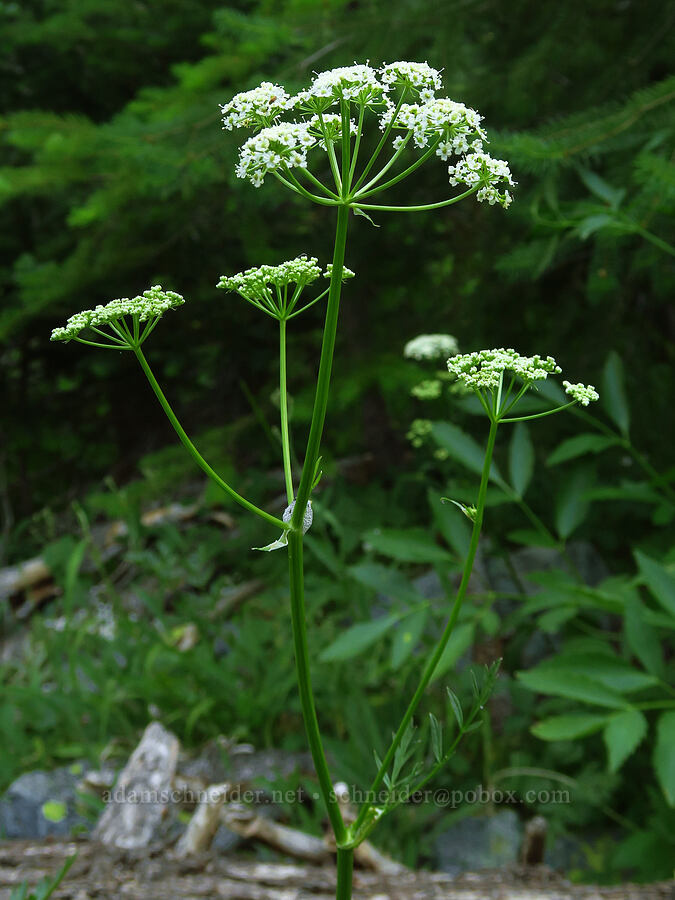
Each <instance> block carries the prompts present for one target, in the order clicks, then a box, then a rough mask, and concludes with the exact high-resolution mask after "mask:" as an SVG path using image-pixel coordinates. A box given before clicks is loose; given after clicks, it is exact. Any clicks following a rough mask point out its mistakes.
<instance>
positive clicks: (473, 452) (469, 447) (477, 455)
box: [431, 422, 501, 481]
mask: <svg viewBox="0 0 675 900" xmlns="http://www.w3.org/2000/svg"><path fill="white" fill-rule="evenodd" d="M431 434H432V436H433V438H434V440H435V441H436V443H437V444H438V445H439V447H442V448H443V449H444V450H447V451H448V453H449V454H450V456H451V457H452V458H453V459H456V460H457V462H460V463H461V464H462V465H463V466H466V468H467V469H469V470H470V471H471V472H475V473H476V474H477V475H480V474H481V472H482V471H483V461H484V458H485V451H484V449H483V448H482V447H481V446H480V445H479V444H477V443H476V441H474V439H473V438H472V437H471V436H470V435H468V434H466V433H465V432H464V431H462V429H461V428H458V427H457V426H456V425H452V424H451V423H450V422H433V423H432V426H431ZM490 478H492V479H493V481H494V480H498V479H500V478H501V476H500V474H499V470H498V469H497V466H496V465H495V463H494V462H493V463H492V466H491V468H490Z"/></svg>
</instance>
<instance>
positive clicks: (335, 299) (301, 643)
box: [288, 205, 351, 900]
mask: <svg viewBox="0 0 675 900" xmlns="http://www.w3.org/2000/svg"><path fill="white" fill-rule="evenodd" d="M348 217H349V207H348V206H346V205H343V206H340V207H338V218H337V228H336V233H335V249H334V252H333V269H332V277H331V283H330V289H329V291H328V304H327V309H326V321H325V325H324V332H323V343H322V346H321V359H320V362H319V373H318V376H317V386H316V395H315V398H314V410H313V413H312V423H311V426H310V429H309V438H308V440H307V449H306V452H305V461H304V465H303V468H302V476H301V478H300V485H299V487H298V493H297V497H296V502H295V508H294V509H293V516H292V518H291V527H290V530H289V532H288V566H289V579H290V595H291V621H292V625H293V645H294V649H295V665H296V671H297V676H298V687H299V691H300V703H301V705H302V715H303V719H304V722H305V730H306V732H307V740H308V742H309V748H310V751H311V754H312V760H313V761H314V768H315V769H316V774H317V778H318V780H319V789H320V791H321V796H322V798H323V802H324V804H325V806H326V810H327V812H328V817H329V819H330V823H331V826H332V829H333V833H334V835H335V840H336V843H337V844H338V847H339V846H340V845H341V844H343V843H344V842H345V840H346V838H347V830H346V828H345V824H344V821H343V819H342V814H341V812H340V807H339V805H338V802H337V798H336V797H335V793H334V791H333V783H332V781H331V777H330V773H329V771H328V763H327V762H326V754H325V752H324V749H323V743H322V741H321V733H320V731H319V722H318V719H317V716H316V709H315V706H314V695H313V691H312V680H311V674H310V667H309V651H308V647H307V624H306V620H305V588H304V571H303V531H302V522H303V517H304V512H305V509H306V506H307V502H308V500H309V496H310V493H311V489H312V482H313V480H314V472H315V469H316V463H317V460H318V458H319V448H320V446H321V436H322V434H323V426H324V422H325V419H326V409H327V406H328V391H329V387H330V376H331V370H332V366H333V354H334V351H335V337H336V334H337V323H338V313H339V310H340V293H341V290H342V268H343V265H344V257H345V246H346V243H347V223H348ZM341 859H342V862H340V860H341ZM346 864H347V857H341V855H340V853H339V854H338V884H339V888H338V890H341V891H342V893H338V895H337V896H338V898H339V900H348V898H349V897H350V896H351V864H350V866H349V877H347V868H346ZM340 866H342V869H340ZM340 871H341V872H342V875H341V876H340Z"/></svg>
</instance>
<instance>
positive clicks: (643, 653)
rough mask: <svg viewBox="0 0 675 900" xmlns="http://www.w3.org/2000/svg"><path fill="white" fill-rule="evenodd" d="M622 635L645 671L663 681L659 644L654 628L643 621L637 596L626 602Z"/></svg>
mask: <svg viewBox="0 0 675 900" xmlns="http://www.w3.org/2000/svg"><path fill="white" fill-rule="evenodd" d="M624 633H625V635H626V643H627V644H628V647H629V648H630V650H631V651H632V652H633V653H634V654H635V656H637V658H638V659H639V660H640V662H641V663H642V665H643V666H644V667H645V669H647V671H648V672H651V673H652V675H656V677H657V678H661V679H663V678H664V677H665V670H664V665H663V653H662V650H661V643H660V641H659V638H658V635H657V633H656V631H655V630H654V628H653V627H652V626H651V625H650V624H649V622H647V621H646V620H645V618H644V612H643V606H642V603H641V602H640V600H639V598H638V597H637V595H634V596H631V597H629V598H628V599H627V600H626V606H625V615H624Z"/></svg>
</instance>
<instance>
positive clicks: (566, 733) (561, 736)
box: [530, 713, 608, 741]
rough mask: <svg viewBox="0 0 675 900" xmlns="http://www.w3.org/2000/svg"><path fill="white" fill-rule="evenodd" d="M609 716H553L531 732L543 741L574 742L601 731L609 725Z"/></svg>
mask: <svg viewBox="0 0 675 900" xmlns="http://www.w3.org/2000/svg"><path fill="white" fill-rule="evenodd" d="M607 721H608V719H607V716H600V715H595V714H592V713H576V714H574V713H572V714H569V715H562V716H551V717H550V718H548V719H542V721H541V722H537V723H536V724H534V725H533V726H532V728H531V729H530V731H531V732H532V734H533V735H535V737H538V738H540V740H542V741H573V740H575V738H580V737H586V735H588V734H593V732H595V731H600V729H601V728H603V727H604V726H605V725H606V724H607Z"/></svg>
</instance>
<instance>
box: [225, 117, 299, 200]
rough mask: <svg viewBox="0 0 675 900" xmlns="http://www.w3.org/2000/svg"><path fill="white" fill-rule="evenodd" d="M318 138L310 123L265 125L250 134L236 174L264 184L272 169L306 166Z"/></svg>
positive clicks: (242, 151) (258, 183) (256, 183)
mask: <svg viewBox="0 0 675 900" xmlns="http://www.w3.org/2000/svg"><path fill="white" fill-rule="evenodd" d="M315 143H316V138H315V137H314V136H313V135H312V134H311V127H310V125H309V123H308V122H281V123H279V124H278V125H272V126H270V127H269V128H263V130H262V131H261V132H260V133H259V134H256V135H254V136H253V137H250V138H249V139H248V140H247V141H246V142H245V143H244V144H243V145H242V147H241V149H240V151H239V164H238V165H237V168H236V170H235V171H236V174H237V177H239V178H248V180H249V181H250V182H251V184H253V185H254V186H255V187H260V185H261V184H262V183H263V181H264V179H265V175H266V174H267V173H268V172H274V171H277V170H279V169H280V170H282V171H283V170H284V169H286V168H289V169H292V168H303V169H304V168H306V167H307V150H308V149H309V148H310V147H313V146H314V145H315Z"/></svg>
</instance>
